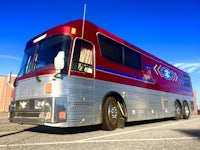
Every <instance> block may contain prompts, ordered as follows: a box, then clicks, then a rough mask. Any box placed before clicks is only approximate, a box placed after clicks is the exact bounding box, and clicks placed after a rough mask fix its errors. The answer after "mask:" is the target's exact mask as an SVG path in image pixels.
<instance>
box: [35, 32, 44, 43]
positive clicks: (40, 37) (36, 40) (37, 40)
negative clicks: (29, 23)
mask: <svg viewBox="0 0 200 150" xmlns="http://www.w3.org/2000/svg"><path fill="white" fill-rule="evenodd" d="M46 36H47V34H43V35H42V36H39V37H38V38H36V39H35V40H33V43H37V42H39V41H41V40H42V39H44V38H45V37H46Z"/></svg>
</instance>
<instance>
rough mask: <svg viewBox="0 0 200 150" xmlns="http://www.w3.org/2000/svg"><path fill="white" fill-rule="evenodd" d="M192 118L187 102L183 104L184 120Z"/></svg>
mask: <svg viewBox="0 0 200 150" xmlns="http://www.w3.org/2000/svg"><path fill="white" fill-rule="evenodd" d="M188 118H190V108H189V106H188V104H187V102H183V119H188Z"/></svg>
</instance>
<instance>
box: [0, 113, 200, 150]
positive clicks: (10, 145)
mask: <svg viewBox="0 0 200 150" xmlns="http://www.w3.org/2000/svg"><path fill="white" fill-rule="evenodd" d="M0 149H1V150H16V149H17V150H18V149H19V150H25V149H26V150H27V149H30V150H44V149H48V150H55V149H57V150H62V149H63V150H64V149H67V150H77V149H81V150H89V149H95V150H105V149H106V150H113V149H115V150H121V149H122V150H130V149H131V150H133V149H134V150H135V149H136V150H137V149H138V150H144V149H145V150H146V149H148V150H162V149H166V150H168V149H170V150H173V149H174V150H179V149H181V150H186V149H187V150H188V149H190V150H200V116H199V115H192V116H191V118H190V119H188V120H179V121H175V120H172V119H162V120H153V121H140V122H132V123H128V124H126V127H125V128H123V129H117V130H114V131H103V130H102V129H101V127H100V126H87V127H78V128H52V127H45V126H35V125H18V124H15V123H10V122H9V121H8V118H7V114H6V113H0Z"/></svg>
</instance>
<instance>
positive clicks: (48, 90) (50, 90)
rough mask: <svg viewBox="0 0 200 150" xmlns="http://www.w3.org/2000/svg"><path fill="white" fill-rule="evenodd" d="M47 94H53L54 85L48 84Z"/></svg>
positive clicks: (46, 87) (46, 86)
mask: <svg viewBox="0 0 200 150" xmlns="http://www.w3.org/2000/svg"><path fill="white" fill-rule="evenodd" d="M45 93H46V94H51V93H52V84H51V83H47V84H46V85H45Z"/></svg>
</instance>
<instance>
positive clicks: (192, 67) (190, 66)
mask: <svg viewBox="0 0 200 150" xmlns="http://www.w3.org/2000/svg"><path fill="white" fill-rule="evenodd" d="M174 66H175V67H177V68H179V69H181V70H184V71H186V72H188V73H193V72H195V71H196V70H198V69H200V63H176V64H174ZM197 73H200V71H198V72H197Z"/></svg>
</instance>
